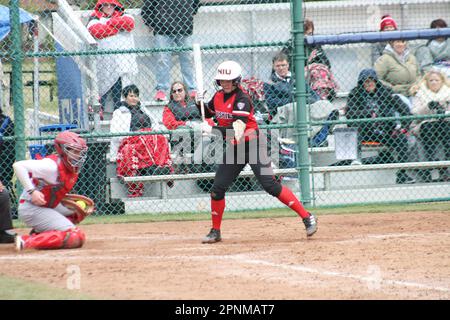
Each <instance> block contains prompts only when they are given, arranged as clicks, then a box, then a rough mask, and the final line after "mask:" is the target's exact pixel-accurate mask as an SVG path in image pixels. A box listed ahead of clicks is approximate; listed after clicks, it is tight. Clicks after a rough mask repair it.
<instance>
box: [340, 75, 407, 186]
mask: <svg viewBox="0 0 450 320" xmlns="http://www.w3.org/2000/svg"><path fill="white" fill-rule="evenodd" d="M396 113H398V114H399V115H409V109H408V107H407V106H406V105H405V104H404V103H403V102H402V100H401V99H400V97H399V96H397V95H394V92H393V91H392V89H390V88H388V87H386V86H384V85H383V84H382V83H381V82H380V81H379V80H378V77H377V74H376V72H375V70H373V69H364V70H362V71H361V72H360V74H359V76H358V84H357V86H356V87H355V88H353V89H352V90H351V91H350V94H349V96H348V103H347V112H346V116H347V119H349V120H352V119H375V118H378V117H393V116H395V115H396ZM349 126H352V127H356V128H357V129H358V139H359V144H358V149H359V152H361V142H363V141H371V142H379V143H382V144H384V145H386V146H387V147H389V148H390V149H391V150H393V151H395V153H396V154H397V158H398V162H407V161H408V139H407V136H406V134H405V131H404V130H402V127H401V126H399V125H398V123H397V122H396V121H384V122H373V121H371V122H362V123H355V124H350V125H349ZM403 127H406V124H403ZM382 160H383V161H386V162H388V160H387V159H382ZM396 182H397V183H414V182H415V181H414V179H412V178H411V177H409V176H408V175H407V173H406V171H405V170H399V171H398V172H397V179H396Z"/></svg>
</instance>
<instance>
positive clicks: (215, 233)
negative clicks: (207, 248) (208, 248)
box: [202, 228, 222, 243]
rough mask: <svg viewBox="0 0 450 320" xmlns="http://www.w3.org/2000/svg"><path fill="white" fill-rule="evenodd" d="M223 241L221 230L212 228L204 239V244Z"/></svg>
mask: <svg viewBox="0 0 450 320" xmlns="http://www.w3.org/2000/svg"><path fill="white" fill-rule="evenodd" d="M221 240H222V237H221V236H220V230H218V229H214V228H212V229H211V230H210V231H209V233H208V234H207V235H206V237H204V238H203V240H202V243H215V242H219V241H221Z"/></svg>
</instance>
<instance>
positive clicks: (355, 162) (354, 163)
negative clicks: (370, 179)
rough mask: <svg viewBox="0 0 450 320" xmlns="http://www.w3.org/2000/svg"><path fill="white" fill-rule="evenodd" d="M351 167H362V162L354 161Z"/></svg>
mask: <svg viewBox="0 0 450 320" xmlns="http://www.w3.org/2000/svg"><path fill="white" fill-rule="evenodd" d="M351 165H352V166H360V165H362V162H361V161H360V160H358V159H355V160H353V161H352V163H351Z"/></svg>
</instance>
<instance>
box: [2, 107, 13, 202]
mask: <svg viewBox="0 0 450 320" xmlns="http://www.w3.org/2000/svg"><path fill="white" fill-rule="evenodd" d="M12 136H14V122H13V121H12V120H11V118H10V117H8V116H7V115H6V114H4V113H3V111H2V109H1V108H0V157H1V160H0V180H1V181H2V182H3V184H4V185H5V187H6V188H7V189H8V190H10V191H12V190H13V189H14V188H13V186H12V178H13V174H14V171H13V167H12V165H13V164H14V161H15V158H16V155H15V147H16V143H15V140H14V139H10V140H7V139H4V138H5V137H12ZM11 196H12V194H11ZM13 198H14V197H13Z"/></svg>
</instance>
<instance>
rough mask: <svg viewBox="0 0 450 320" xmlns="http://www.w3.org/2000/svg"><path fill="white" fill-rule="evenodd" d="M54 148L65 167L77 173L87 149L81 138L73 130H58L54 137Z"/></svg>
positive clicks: (84, 158)
mask: <svg viewBox="0 0 450 320" xmlns="http://www.w3.org/2000/svg"><path fill="white" fill-rule="evenodd" d="M55 149H56V152H57V153H58V154H59V156H60V157H61V159H62V161H63V162H64V165H65V166H66V168H67V169H69V170H70V171H72V172H77V173H78V172H79V171H80V169H81V167H82V166H83V163H84V161H85V160H86V155H87V150H88V147H87V144H86V141H85V140H84V139H83V138H81V137H80V136H79V135H78V134H77V133H75V132H71V131H63V132H60V133H58V135H57V136H56V138H55Z"/></svg>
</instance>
